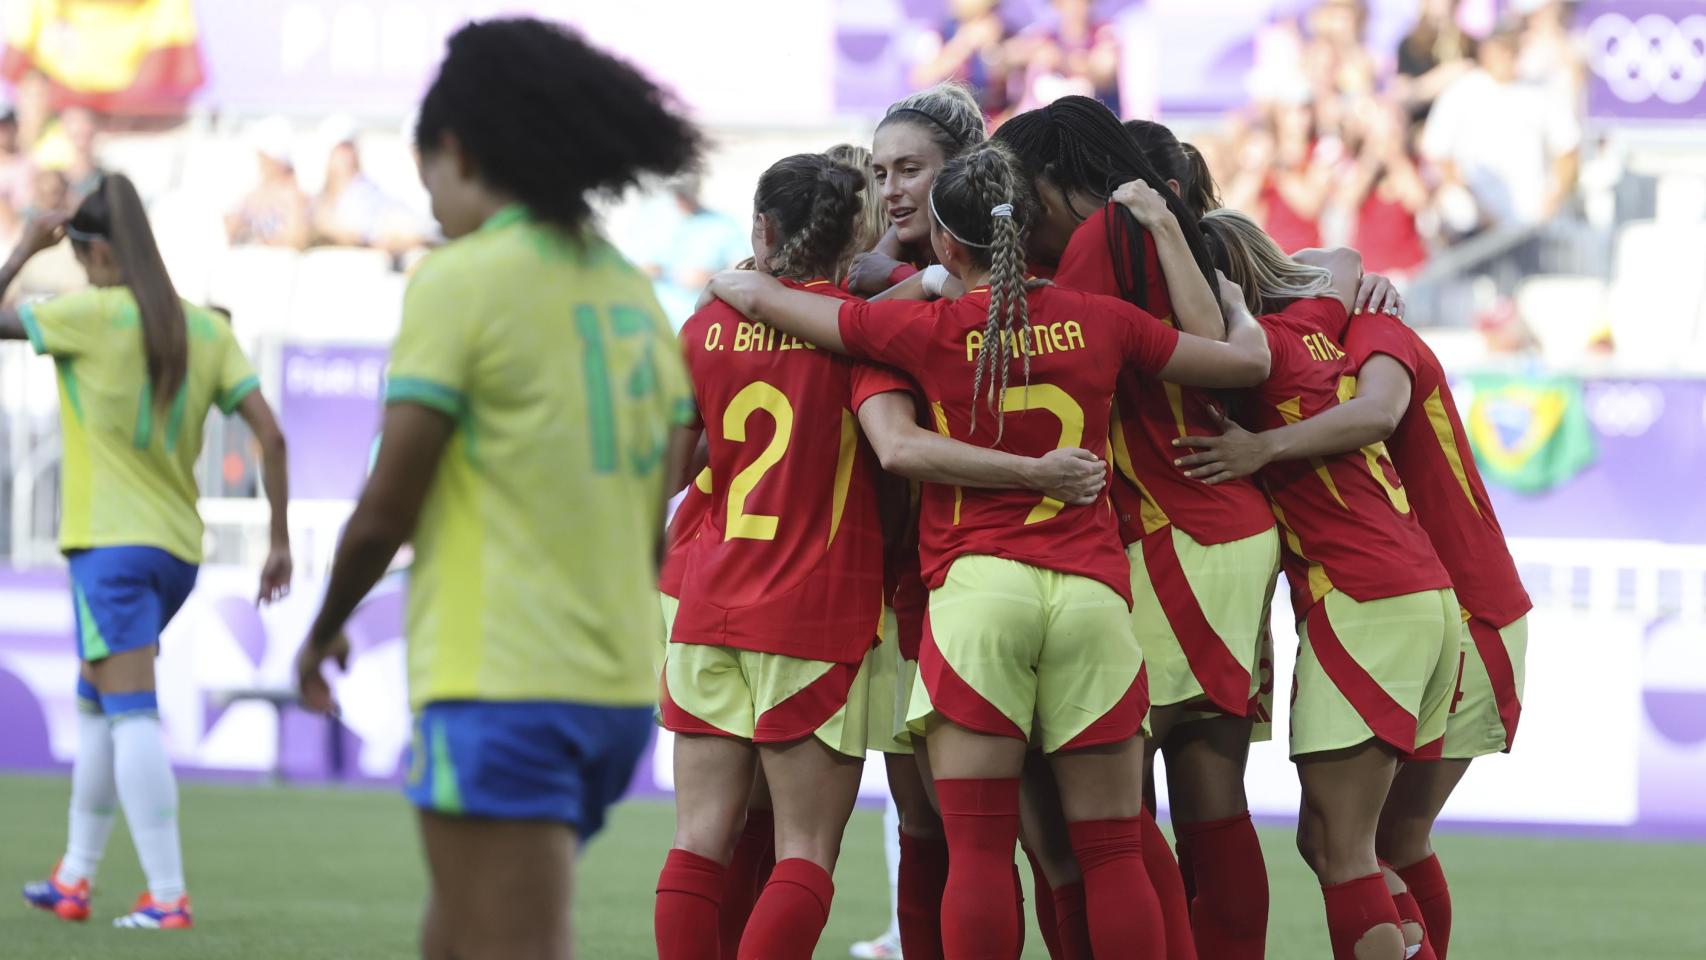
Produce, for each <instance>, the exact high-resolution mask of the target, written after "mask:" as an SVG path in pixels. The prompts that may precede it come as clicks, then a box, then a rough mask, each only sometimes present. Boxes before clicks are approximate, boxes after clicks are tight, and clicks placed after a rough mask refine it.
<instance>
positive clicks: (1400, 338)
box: [1345, 313, 1420, 379]
mask: <svg viewBox="0 0 1706 960" xmlns="http://www.w3.org/2000/svg"><path fill="white" fill-rule="evenodd" d="M1345 352H1346V353H1348V354H1350V357H1351V362H1352V363H1354V364H1356V366H1357V367H1358V368H1359V369H1360V368H1361V367H1362V365H1363V364H1365V363H1367V362H1368V358H1369V357H1372V356H1374V355H1375V354H1377V353H1384V354H1386V355H1387V356H1389V357H1391V358H1392V359H1394V360H1396V361H1398V362H1399V363H1400V364H1402V365H1403V367H1404V369H1405V370H1407V371H1409V373H1410V377H1411V379H1414V378H1415V376H1416V366H1417V364H1418V363H1419V362H1420V358H1419V357H1418V356H1417V355H1416V340H1415V336H1414V334H1412V333H1410V331H1409V329H1408V328H1407V327H1405V326H1404V321H1402V320H1399V319H1398V318H1396V317H1391V316H1387V315H1386V314H1384V313H1359V314H1357V315H1356V316H1355V317H1352V318H1351V325H1350V329H1349V331H1348V332H1347V333H1346V334H1345Z"/></svg>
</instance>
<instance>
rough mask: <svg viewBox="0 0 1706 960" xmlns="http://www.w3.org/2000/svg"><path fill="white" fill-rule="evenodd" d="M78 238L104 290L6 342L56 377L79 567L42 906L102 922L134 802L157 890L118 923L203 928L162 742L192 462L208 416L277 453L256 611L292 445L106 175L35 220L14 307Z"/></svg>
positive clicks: (126, 193)
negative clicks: (73, 698) (74, 676)
mask: <svg viewBox="0 0 1706 960" xmlns="http://www.w3.org/2000/svg"><path fill="white" fill-rule="evenodd" d="M62 237H69V238H70V240H71V246H72V250H73V251H74V252H75V253H76V255H77V260H78V262H79V263H81V264H82V266H83V269H84V270H85V271H86V272H87V273H88V275H89V282H90V283H91V284H92V287H91V288H90V289H87V290H81V291H78V292H76V293H69V294H66V295H64V296H60V297H55V298H53V299H51V300H47V301H45V302H41V303H34V304H27V305H25V306H23V307H20V308H19V309H18V310H16V311H10V310H8V311H5V312H3V313H0V339H13V340H20V339H26V338H27V339H28V340H29V342H30V345H31V346H32V347H34V348H35V351H36V353H38V354H41V355H43V356H48V357H52V358H53V361H54V364H55V365H56V366H57V367H58V371H59V400H60V404H59V405H60V425H61V429H62V432H63V435H64V445H65V454H64V457H65V459H64V464H63V467H62V471H61V485H62V489H61V496H60V501H61V504H62V508H61V513H60V522H59V544H60V548H61V549H63V550H64V551H65V555H66V557H67V559H68V560H69V561H70V567H71V588H72V595H73V597H74V602H75V610H76V623H77V652H78V656H79V658H80V659H81V660H82V661H83V667H82V672H81V675H80V677H79V678H78V682H77V700H78V706H79V708H80V710H79V718H78V737H77V758H76V760H75V761H74V762H73V764H72V768H71V817H70V838H69V841H68V843H67V845H66V851H65V856H64V857H63V858H61V860H60V862H59V866H58V867H56V868H55V869H54V872H53V875H52V876H51V877H49V878H48V879H47V880H44V881H41V882H39V883H32V884H30V885H28V886H26V887H25V888H24V897H25V899H26V900H28V901H29V902H30V903H31V904H33V905H34V906H37V907H40V908H41V909H43V910H49V911H52V912H53V913H55V914H58V915H59V916H60V917H62V918H63V919H66V920H87V919H88V917H89V889H90V885H91V882H92V881H93V879H94V875H95V868H96V866H97V865H98V864H99V863H100V859H101V855H102V853H103V852H104V850H105V848H106V844H107V838H108V837H109V836H110V835H111V833H112V828H113V809H114V807H115V806H122V807H123V808H124V814H125V820H126V821H127V822H128V823H129V825H130V835H131V838H132V840H133V841H134V842H135V844H136V853H137V859H138V860H140V861H141V863H142V872H143V873H144V874H145V875H146V876H147V878H148V892H146V893H144V894H143V895H142V897H141V898H140V899H138V900H137V902H136V906H135V907H134V908H133V909H132V910H131V912H130V913H128V914H126V915H124V916H122V917H119V918H118V919H117V920H116V921H114V922H115V924H116V925H118V926H121V927H131V928H149V929H184V928H187V927H190V926H192V925H193V920H192V917H191V914H190V901H189V897H188V896H187V895H186V894H185V892H184V868H183V852H182V849H181V847H180V845H179V842H178V811H177V805H178V787H177V782H176V780H174V779H173V776H172V766H171V763H170V761H169V760H168V759H167V756H166V748H165V744H164V743H163V741H162V740H161V737H160V719H159V715H158V707H157V703H156V699H155V694H154V657H155V654H157V653H158V652H159V643H160V634H161V632H162V631H163V630H165V628H166V624H167V623H168V622H170V621H171V619H172V617H173V616H174V615H175V614H176V613H177V612H178V608H179V607H181V606H183V603H184V600H185V599H186V598H187V597H188V596H189V593H190V589H191V588H192V587H194V586H195V579H196V571H197V568H198V565H199V564H200V563H201V537H202V523H201V517H200V515H198V514H197V513H196V499H197V497H198V493H197V490H196V483H195V474H194V468H195V462H196V459H197V457H199V456H200V454H201V431H202V425H203V424H204V423H206V421H207V414H208V411H209V410H210V409H211V408H214V407H218V408H219V409H220V410H221V411H223V412H224V413H226V414H231V413H240V414H241V415H242V417H243V419H244V420H245V421H247V422H248V424H249V426H250V427H251V428H252V429H253V430H254V433H255V438H256V439H257V440H258V441H259V442H260V445H261V450H262V451H263V471H264V476H265V481H266V490H267V498H268V499H269V500H270V501H271V506H272V551H271V553H270V554H269V555H268V557H267V561H266V565H265V567H264V568H263V569H262V572H261V587H260V595H259V599H260V600H263V601H271V600H276V599H278V598H279V597H281V596H283V594H284V593H285V591H286V590H287V588H288V587H289V584H290V535H289V531H288V528H287V527H286V523H285V504H286V500H287V498H288V491H287V490H286V480H285V454H284V437H283V435H282V434H280V433H279V430H278V425H277V424H276V423H275V422H274V420H273V415H272V411H271V410H270V409H269V408H268V407H267V402H266V400H264V399H262V397H261V394H260V392H259V391H258V390H256V389H255V388H256V387H257V386H258V385H259V381H258V380H256V379H255V375H254V371H253V369H252V368H251V367H250V366H249V361H248V360H247V359H246V358H245V357H244V356H243V351H242V350H241V349H240V348H239V347H238V346H237V341H236V340H235V339H234V338H233V337H232V335H231V328H230V326H229V325H228V324H226V322H225V321H224V319H223V318H221V317H219V316H217V315H215V314H214V313H212V312H210V311H208V310H203V309H201V308H199V307H192V306H190V305H189V304H186V303H184V302H183V301H182V300H180V299H178V294H177V291H176V290H174V289H173V287H172V281H171V278H170V277H168V276H167V275H166V267H165V264H163V263H162V262H161V260H160V251H159V250H158V249H157V248H156V247H155V244H154V235H153V232H152V231H151V230H150V229H149V226H148V217H147V214H145V213H144V212H143V208H142V201H141V199H140V198H138V197H137V195H136V188H135V187H134V186H132V185H131V182H130V181H129V180H128V179H126V178H125V177H124V176H122V175H118V174H114V175H112V176H109V177H107V178H105V180H104V181H103V182H102V183H101V185H100V186H99V187H97V188H96V189H95V191H94V192H93V193H91V194H90V195H89V196H88V197H87V198H86V199H85V200H84V201H83V202H82V204H81V205H80V206H79V207H78V208H77V212H76V213H75V214H74V215H73V216H71V217H70V218H69V220H67V219H66V218H64V217H50V218H47V219H42V220H35V221H32V222H31V223H30V224H29V225H28V226H26V227H25V230H24V235H23V238H22V239H21V240H20V241H19V244H18V248H17V250H16V251H14V252H13V254H12V257H11V259H10V260H8V261H7V262H6V265H5V266H4V267H0V295H4V293H5V291H6V288H7V287H9V286H11V283H12V280H13V279H14V278H15V277H17V275H18V271H19V270H21V269H22V268H23V266H24V263H25V262H26V261H28V260H29V258H30V257H31V256H33V255H35V254H36V253H39V252H40V251H42V250H46V249H48V248H49V247H52V246H54V245H55V244H57V243H59V242H60V240H61V238H62Z"/></svg>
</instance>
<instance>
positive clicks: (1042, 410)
mask: <svg viewBox="0 0 1706 960" xmlns="http://www.w3.org/2000/svg"><path fill="white" fill-rule="evenodd" d="M1029 306H1030V329H1029V332H1028V333H1027V334H1025V335H1023V336H1022V338H1015V339H1014V340H1013V341H1012V342H1013V343H1014V347H1013V348H1012V357H1013V363H1012V367H1011V372H1010V374H1009V380H1008V386H1007V393H1006V397H1005V399H1004V401H1003V409H1004V410H1005V411H1006V417H1005V426H1004V427H1003V429H1002V431H1001V438H1000V440H997V439H996V433H997V430H996V428H997V425H998V424H999V423H1000V422H1001V419H1000V416H999V414H997V413H996V412H995V411H993V410H991V409H990V399H991V398H992V397H993V395H994V391H995V385H994V384H990V383H988V382H987V380H986V381H985V383H984V384H983V387H984V391H985V392H984V396H983V397H980V398H979V400H978V402H977V403H976V413H977V422H976V429H973V426H972V413H973V400H972V393H973V388H972V384H973V379H974V375H975V373H976V371H977V369H978V360H979V358H980V356H981V353H982V350H983V336H984V328H985V326H986V325H987V323H988V309H989V291H988V288H984V287H980V288H978V289H976V290H973V291H971V292H969V293H967V294H966V295H965V296H964V297H961V298H960V299H958V300H936V301H932V302H929V303H921V302H918V301H885V302H881V303H849V304H846V305H844V306H843V307H842V308H841V339H842V341H843V342H844V343H845V344H846V346H847V349H848V351H849V352H850V353H852V354H854V355H856V356H861V357H865V358H867V359H870V360H876V361H880V362H882V363H887V364H890V365H892V366H896V367H899V368H900V369H902V370H904V371H906V372H907V373H910V374H911V375H912V376H913V378H914V379H915V380H916V381H917V382H918V385H919V387H920V388H921V389H922V390H923V391H924V396H925V398H926V399H927V400H928V401H929V403H930V410H931V417H932V420H933V421H934V422H935V424H936V429H937V431H938V432H940V433H942V434H944V435H946V436H949V437H953V438H954V439H957V440H963V441H965V442H967V443H971V444H973V445H976V446H981V447H991V448H994V449H998V450H1004V451H1006V452H1008V453H1014V454H1018V455H1020V456H1027V457H1038V456H1042V455H1043V454H1046V453H1048V452H1049V451H1051V450H1057V449H1060V448H1062V447H1086V448H1088V449H1091V450H1095V451H1097V452H1101V451H1103V450H1105V449H1106V445H1107V436H1108V408H1109V405H1110V403H1111V401H1112V400H1113V394H1114V381H1115V380H1116V379H1117V378H1118V376H1119V373H1120V370H1121V368H1123V367H1125V366H1126V365H1128V364H1129V365H1132V366H1136V367H1138V368H1139V369H1141V370H1145V371H1148V372H1150V373H1153V372H1155V371H1158V370H1160V369H1161V368H1162V367H1163V366H1166V364H1167V361H1168V360H1170V359H1171V358H1172V356H1173V350H1174V348H1175V347H1176V346H1177V345H1178V342H1179V334H1178V331H1176V330H1174V329H1172V328H1171V327H1168V326H1166V325H1165V324H1163V323H1161V322H1160V321H1159V320H1156V319H1155V318H1154V317H1153V316H1150V315H1149V314H1148V313H1146V312H1144V311H1143V310H1141V309H1139V308H1137V307H1134V306H1132V305H1131V304H1129V303H1126V302H1125V301H1123V300H1116V299H1114V298H1112V297H1097V296H1092V295H1090V294H1085V293H1080V292H1078V291H1075V290H1066V289H1064V288H1061V287H1056V286H1047V287H1042V288H1039V289H1036V290H1032V291H1031V292H1030V294H1029ZM1020 350H1024V351H1026V352H1028V353H1029V354H1030V364H1031V370H1030V382H1029V385H1028V386H1027V384H1026V380H1025V374H1024V372H1023V371H1024V364H1023V361H1022V358H1021V356H1020V354H1019V351H1020ZM919 548H920V549H919V552H920V562H921V566H922V569H923V574H924V582H925V583H926V584H928V585H929V586H930V587H932V588H935V587H939V586H941V585H942V582H943V580H944V579H946V577H947V575H948V567H949V566H950V565H951V564H952V563H953V561H954V559H955V558H956V557H960V556H964V555H967V554H983V555H988V556H995V557H1003V558H1005V559H1009V560H1016V561H1019V562H1021V563H1028V564H1031V565H1033V566H1037V567H1041V568H1043V569H1046V570H1054V571H1058V572H1060V573H1068V574H1076V575H1078V576H1084V577H1090V578H1092V579H1095V580H1099V581H1101V582H1103V583H1105V584H1107V585H1108V586H1110V587H1112V588H1113V589H1114V590H1116V591H1117V592H1118V593H1119V594H1120V596H1122V597H1125V598H1126V602H1128V603H1129V602H1131V568H1130V565H1129V564H1128V563H1127V561H1126V556H1125V550H1124V547H1123V545H1122V544H1121V542H1120V538H1119V526H1118V522H1117V518H1116V517H1115V515H1114V509H1113V505H1112V504H1111V503H1110V502H1109V501H1108V498H1107V496H1106V495H1104V496H1102V497H1101V498H1099V499H1098V500H1097V502H1096V503H1094V504H1092V505H1090V506H1084V507H1074V506H1066V505H1063V504H1062V503H1061V502H1060V501H1059V500H1054V499H1051V498H1047V497H1044V496H1043V495H1042V494H1039V493H1033V492H1028V491H1021V490H975V489H969V488H961V487H952V486H946V485H942V484H926V485H925V487H924V499H923V506H922V513H921V516H920V519H919Z"/></svg>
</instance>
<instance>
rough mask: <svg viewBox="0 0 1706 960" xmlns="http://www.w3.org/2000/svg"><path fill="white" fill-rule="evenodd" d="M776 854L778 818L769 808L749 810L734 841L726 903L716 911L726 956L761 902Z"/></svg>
mask: <svg viewBox="0 0 1706 960" xmlns="http://www.w3.org/2000/svg"><path fill="white" fill-rule="evenodd" d="M775 854H776V820H775V817H774V816H772V814H771V813H770V811H768V810H748V811H747V813H746V826H745V827H744V828H743V829H742V830H741V832H740V838H739V839H738V840H736V841H735V852H734V856H732V857H730V858H729V869H728V873H727V875H726V876H725V878H724V880H723V902H722V905H721V907H719V908H718V911H717V929H718V936H719V937H720V938H721V940H722V944H723V956H725V957H733V956H734V955H735V948H736V947H738V946H740V936H741V934H742V933H743V932H744V931H745V930H746V921H747V918H748V917H750V916H752V905H753V904H755V903H757V902H758V892H759V891H760V890H762V889H764V881H765V880H766V879H768V878H769V875H770V867H771V864H772V862H773V861H774V859H775Z"/></svg>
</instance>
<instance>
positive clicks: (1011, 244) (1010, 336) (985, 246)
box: [930, 140, 1034, 442]
mask: <svg viewBox="0 0 1706 960" xmlns="http://www.w3.org/2000/svg"><path fill="white" fill-rule="evenodd" d="M1028 186H1029V185H1028V184H1027V182H1026V181H1025V179H1024V174H1023V172H1022V170H1021V168H1020V166H1019V163H1018V160H1017V159H1016V158H1015V157H1014V156H1013V153H1012V151H1010V150H1008V149H1007V148H1006V147H1005V146H1003V145H1002V144H1001V143H999V142H997V141H994V140H990V141H987V142H985V143H981V144H979V145H977V146H975V147H972V148H971V149H970V150H967V151H966V152H965V153H963V154H961V155H960V156H958V157H956V158H955V159H953V160H950V161H948V165H947V166H945V167H943V168H942V172H941V173H939V174H937V175H936V183H935V185H934V186H933V187H931V190H930V208H931V213H932V216H933V217H934V218H935V220H936V224H937V225H938V226H939V227H940V228H941V229H942V230H945V231H947V233H948V235H949V236H951V237H953V238H954V239H955V240H957V241H959V242H960V243H961V244H963V245H964V246H965V248H966V251H967V252H968V253H969V254H970V255H971V258H972V261H973V262H974V263H976V264H977V265H978V266H979V267H982V268H985V269H987V270H988V271H989V318H988V322H987V323H986V324H985V325H984V331H983V348H982V350H981V351H980V352H979V353H978V360H977V370H976V372H975V373H974V374H973V375H972V407H971V428H972V429H973V430H976V429H977V408H978V405H979V403H980V401H981V402H983V403H986V404H987V405H988V406H989V410H990V412H991V413H992V414H994V415H995V417H996V428H995V439H996V442H1000V440H1001V434H1002V430H1003V428H1004V427H1005V425H1006V416H1005V412H1006V403H1007V382H1008V375H1009V370H1010V368H1011V367H1012V361H1013V353H1014V352H1015V351H1017V352H1018V353H1019V355H1020V356H1021V357H1022V358H1023V363H1024V369H1025V384H1026V386H1029V385H1030V382H1031V351H1030V346H1029V345H1030V342H1031V341H1030V333H1031V314H1030V304H1029V303H1028V302H1027V299H1026V297H1027V294H1028V292H1029V289H1028V285H1027V284H1026V282H1025V242H1024V241H1025V228H1026V226H1027V225H1028V224H1029V223H1030V222H1031V218H1032V216H1033V215H1034V210H1033V207H1032V203H1031V191H1030V190H1029V189H1028ZM997 378H999V380H997ZM985 384H989V385H990V386H993V387H995V389H994V390H993V391H991V392H990V393H988V394H985V392H984V391H985Z"/></svg>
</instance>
